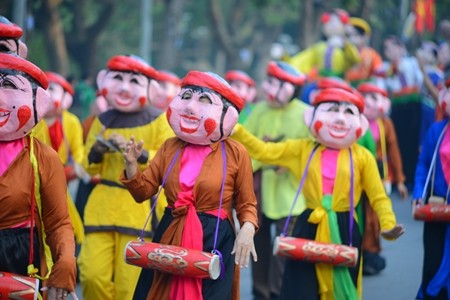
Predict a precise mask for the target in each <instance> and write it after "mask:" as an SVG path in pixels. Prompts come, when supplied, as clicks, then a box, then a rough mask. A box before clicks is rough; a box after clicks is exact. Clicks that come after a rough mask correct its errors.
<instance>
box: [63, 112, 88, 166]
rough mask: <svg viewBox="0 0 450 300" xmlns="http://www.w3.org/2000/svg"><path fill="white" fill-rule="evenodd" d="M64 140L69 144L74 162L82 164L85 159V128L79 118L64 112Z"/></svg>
mask: <svg viewBox="0 0 450 300" xmlns="http://www.w3.org/2000/svg"><path fill="white" fill-rule="evenodd" d="M63 128H64V139H66V141H67V143H68V144H69V148H70V150H69V151H70V153H71V155H72V159H73V160H74V162H76V163H78V164H82V162H83V158H84V143H83V127H82V126H81V122H80V120H79V119H78V117H77V116H76V115H74V114H72V113H70V112H68V111H65V112H63Z"/></svg>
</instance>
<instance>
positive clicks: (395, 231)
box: [381, 224, 405, 240]
mask: <svg viewBox="0 0 450 300" xmlns="http://www.w3.org/2000/svg"><path fill="white" fill-rule="evenodd" d="M404 233H405V227H404V226H403V225H402V224H397V225H395V227H394V228H392V229H390V230H385V231H382V232H381V235H382V236H383V237H384V238H385V239H387V240H395V239H397V238H399V237H400V236H401V235H402V234H404Z"/></svg>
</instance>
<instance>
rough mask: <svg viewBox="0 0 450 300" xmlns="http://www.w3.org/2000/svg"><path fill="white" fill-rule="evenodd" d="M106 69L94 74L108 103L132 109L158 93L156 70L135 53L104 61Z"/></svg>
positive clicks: (122, 108) (134, 109)
mask: <svg viewBox="0 0 450 300" xmlns="http://www.w3.org/2000/svg"><path fill="white" fill-rule="evenodd" d="M107 67H108V70H101V71H100V72H99V73H98V75H97V85H98V87H99V90H100V91H101V94H102V96H103V97H104V98H105V99H106V101H107V102H108V104H109V106H110V107H112V108H114V109H116V110H119V111H122V112H125V113H133V112H137V111H140V110H142V109H143V108H144V107H145V106H147V105H149V103H150V99H152V98H154V97H156V95H158V94H159V93H160V90H159V89H160V87H159V84H158V83H157V82H156V80H153V79H155V78H157V72H156V70H155V69H153V68H152V67H151V66H149V65H148V64H147V63H145V61H143V60H142V59H140V58H139V57H137V56H133V55H131V56H125V55H118V56H114V57H112V58H111V59H110V60H109V61H108V64H107Z"/></svg>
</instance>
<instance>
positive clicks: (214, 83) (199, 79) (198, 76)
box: [181, 71, 244, 111]
mask: <svg viewBox="0 0 450 300" xmlns="http://www.w3.org/2000/svg"><path fill="white" fill-rule="evenodd" d="M188 85H194V86H201V87H206V88H209V89H211V90H213V91H215V92H217V93H219V94H220V95H222V96H223V97H224V98H225V99H227V100H228V101H230V102H231V103H233V104H234V105H236V107H237V108H238V110H239V111H241V110H242V108H243V107H244V100H242V99H241V97H239V96H238V94H236V92H235V91H234V90H233V89H232V88H231V86H230V85H229V84H228V82H226V81H225V80H224V79H223V78H222V77H220V76H219V75H217V74H215V73H211V72H200V71H189V73H187V74H186V76H185V77H184V78H183V80H182V81H181V86H182V87H184V86H188Z"/></svg>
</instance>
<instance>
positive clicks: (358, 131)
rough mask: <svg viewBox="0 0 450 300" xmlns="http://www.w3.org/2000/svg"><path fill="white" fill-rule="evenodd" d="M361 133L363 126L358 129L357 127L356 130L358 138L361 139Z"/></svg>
mask: <svg viewBox="0 0 450 300" xmlns="http://www.w3.org/2000/svg"><path fill="white" fill-rule="evenodd" d="M361 133H362V129H361V127H360V128H358V129H356V132H355V134H356V139H359V138H360V137H361Z"/></svg>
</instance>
